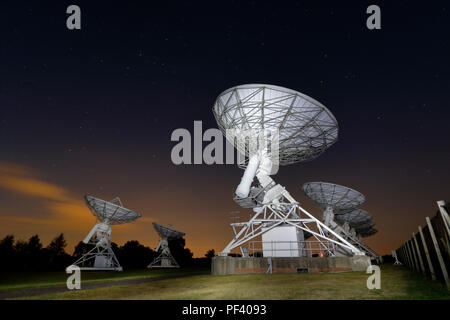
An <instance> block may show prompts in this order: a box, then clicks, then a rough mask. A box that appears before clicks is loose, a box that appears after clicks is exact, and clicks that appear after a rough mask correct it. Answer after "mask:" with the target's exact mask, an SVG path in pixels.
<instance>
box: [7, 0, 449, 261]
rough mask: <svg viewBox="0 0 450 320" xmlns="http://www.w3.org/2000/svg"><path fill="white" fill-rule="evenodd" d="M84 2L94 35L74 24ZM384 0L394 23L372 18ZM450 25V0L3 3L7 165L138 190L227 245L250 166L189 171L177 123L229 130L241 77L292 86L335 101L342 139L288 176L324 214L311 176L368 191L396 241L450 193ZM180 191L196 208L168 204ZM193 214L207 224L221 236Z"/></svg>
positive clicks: (380, 224)
mask: <svg viewBox="0 0 450 320" xmlns="http://www.w3.org/2000/svg"><path fill="white" fill-rule="evenodd" d="M70 4H77V5H79V6H80V7H81V12H82V29H81V30H78V31H69V30H67V28H66V26H65V24H66V18H67V14H66V13H65V11H66V8H67V6H68V5H70ZM370 4H378V5H379V6H380V7H381V13H382V29H381V30H375V31H370V30H368V29H367V28H366V18H367V16H368V15H367V14H366V13H365V11H366V8H367V6H368V5H370ZM449 32H450V6H448V3H446V2H444V1H442V2H439V1H433V2H425V3H419V4H415V3H413V2H410V1H395V3H392V1H391V2H384V1H358V2H356V1H355V2H354V3H352V4H350V3H347V2H346V3H345V4H343V3H341V2H337V1H307V2H305V1H297V2H295V1H289V2H284V3H279V2H276V3H275V2H259V1H252V2H244V1H219V2H218V1H215V2H211V1H209V2H207V1H179V2H176V1H164V2H163V3H153V2H150V1H132V2H130V1H116V2H115V1H95V2H94V1H77V2H76V3H75V2H72V1H70V2H68V1H53V2H50V1H40V2H39V3H38V2H31V1H29V2H24V1H2V2H1V4H0V34H1V38H0V74H1V76H0V148H1V149H0V162H3V163H6V164H15V165H18V166H23V167H26V168H30V169H31V170H33V172H35V173H36V174H37V175H38V176H39V177H40V179H42V180H45V181H49V182H51V183H53V184H55V185H58V186H61V187H64V188H65V189H67V190H70V192H71V193H73V195H74V197H80V198H81V196H82V195H83V194H84V193H86V192H90V193H94V195H97V196H99V197H104V198H108V197H113V196H115V195H123V197H124V198H128V199H129V202H131V203H130V205H131V206H133V205H134V206H137V207H140V208H141V210H142V211H143V214H144V215H145V214H146V213H148V216H150V217H152V218H155V219H159V221H160V222H163V223H165V222H167V223H174V220H178V219H180V222H179V224H180V227H179V228H180V229H183V228H184V229H185V230H184V231H186V230H188V231H190V234H189V233H188V232H187V234H188V246H189V239H190V238H189V236H191V237H192V238H191V241H192V247H195V248H200V247H201V246H200V245H199V243H201V242H202V243H204V242H205V241H207V238H208V237H209V238H210V239H214V240H211V247H213V246H216V247H215V249H216V250H220V249H221V248H220V247H223V246H225V244H226V241H227V240H229V238H231V229H228V227H227V225H226V224H227V223H228V222H229V221H228V220H227V215H228V212H229V211H232V210H239V208H238V207H236V205H235V204H234V203H233V201H232V199H231V197H232V193H233V190H234V188H235V186H236V184H237V183H238V182H239V176H240V174H241V173H242V172H241V171H240V170H238V169H237V168H236V167H234V166H209V167H208V166H206V165H203V166H178V167H177V166H174V165H173V164H172V163H171V162H170V150H171V148H172V147H173V145H174V143H172V142H171V141H170V134H171V132H172V131H173V130H174V129H176V128H180V127H182V128H187V129H189V130H191V131H192V128H193V121H194V120H202V121H203V126H204V128H205V129H206V128H210V127H216V124H215V121H214V118H213V115H212V112H211V108H212V105H213V103H214V100H215V98H216V96H217V95H218V94H219V93H220V92H222V91H223V90H225V89H227V88H229V87H231V86H235V85H239V84H244V83H269V84H275V85H279V86H285V87H288V88H291V89H294V90H298V91H300V92H302V93H305V94H307V95H309V96H311V97H313V98H315V99H317V100H318V101H320V102H322V103H323V104H324V105H326V106H327V107H328V108H329V109H330V111H331V112H332V113H333V114H334V115H335V117H336V118H337V120H338V123H339V126H340V132H339V142H338V143H337V144H335V145H334V146H333V147H332V148H330V149H329V150H328V151H326V152H325V153H324V154H323V155H322V156H321V157H319V159H317V160H315V161H313V162H311V163H306V164H298V165H293V166H289V167H285V168H281V170H280V173H279V175H277V176H276V178H275V179H276V180H277V181H279V182H280V183H282V184H283V185H285V186H286V187H287V188H288V190H290V191H291V193H292V194H293V195H294V197H296V198H297V199H298V200H300V201H301V202H304V203H305V205H306V206H309V208H311V210H316V209H315V208H314V207H312V206H311V205H310V204H309V203H308V200H306V198H304V196H303V195H302V194H301V192H300V186H301V185H302V184H303V183H304V182H306V181H310V180H324V181H330V182H334V183H338V184H343V185H348V186H350V187H353V188H355V189H358V190H360V191H361V192H363V193H364V194H365V195H366V197H367V203H366V205H365V206H363V208H365V209H367V210H368V211H370V212H371V213H372V214H373V216H374V220H375V222H376V223H377V226H376V227H377V228H378V229H379V231H380V232H379V233H378V234H377V235H376V236H374V237H372V238H371V239H368V242H369V243H370V244H371V245H372V246H373V247H374V248H375V249H378V250H380V251H382V252H383V251H388V250H390V249H391V248H396V247H397V245H398V244H400V243H401V242H402V241H403V239H404V238H406V237H408V236H409V235H410V233H411V232H412V231H415V230H416V229H417V225H418V224H423V220H424V217H425V216H427V215H432V214H434V212H435V210H436V205H435V201H436V200H440V199H446V200H448V199H449V190H450V173H449V170H448V164H449V163H450V148H449V141H450V130H449V118H450V108H449V107H450V106H449V96H450V95H449V91H450V65H449V63H448V58H449V57H450V40H449V39H450V34H449ZM158 192H161V194H159V193H158ZM11 193H14V192H12V191H11V190H8V188H6V190H3V189H2V190H1V191H0V198H1V199H2V200H4V201H5V202H4V203H6V204H4V208H0V210H1V212H2V214H3V215H4V216H8V217H10V216H16V215H21V214H22V212H24V211H27V212H29V208H26V205H25V204H23V202H22V201H21V199H23V197H22V196H17V195H15V196H13V197H11ZM138 194H139V196H138ZM156 194H157V195H156ZM183 194H188V196H187V195H184V196H182V195H183ZM149 197H150V198H151V201H150V200H148V198H149ZM178 197H181V198H183V197H189V199H190V200H191V201H192V203H190V204H189V203H187V204H186V203H185V204H183V205H182V204H180V205H179V206H177V207H170V206H168V207H167V206H166V204H165V201H166V200H167V199H172V200H171V202H177V199H179V198H178ZM205 197H206V198H208V199H209V200H208V201H209V202H208V201H207V203H205ZM148 201H150V202H151V203H149V202H148ZM156 202H158V204H157V205H156V207H157V208H158V209H155V208H154V206H155V203H156ZM21 206H24V207H23V208H22V207H21ZM212 206H215V209H211V207H212ZM13 207H14V208H15V209H14V210H13V211H14V213H13V214H12V213H10V212H11V208H13ZM20 208H22V210H21V209H20ZM161 208H165V210H162V209H161ZM180 211H183V213H182V214H181V215H183V216H186V215H189V216H194V218H195V216H196V215H198V219H199V220H201V221H204V220H205V219H208V220H209V221H210V222H209V225H207V226H206V228H208V229H210V230H211V232H210V234H209V235H208V233H206V235H205V232H203V231H202V230H199V228H198V227H195V226H194V225H192V226H191V225H189V223H188V220H189V219H186V221H185V220H183V219H184V218H183V219H182V218H179V217H180V213H179V212H180ZM211 211H213V212H211ZM164 212H166V213H164ZM171 212H172V213H171ZM241 212H243V210H241ZM27 214H28V213H23V215H27ZM42 214H43V215H45V214H46V213H45V210H44V211H42ZM194 220H195V219H194ZM183 221H184V222H183ZM88 228H89V226H87V227H86V231H88ZM200 229H202V228H200ZM15 230H16V231H15V232H16V233H18V234H19V235H22V236H23V237H28V236H29V235H28V234H27V233H26V232H22V233H21V232H20V229H15ZM217 230H221V231H220V232H221V233H220V232H219V233H220V234H219V235H217ZM5 232H6V231H4V230H0V236H1V235H2V234H3V233H5ZM37 232H39V230H37ZM42 232H44V231H42ZM150 232H151V231H150ZM54 233H55V234H56V233H57V231H55V232H54ZM81 236H82V234H80V238H81ZM76 237H78V234H77V235H74V239H75V238H76ZM202 237H204V238H202ZM194 239H196V240H194ZM140 240H141V241H144V240H145V238H142V239H140ZM195 248H194V250H195ZM198 250H200V249H198ZM201 250H203V247H201ZM199 254H200V253H199Z"/></svg>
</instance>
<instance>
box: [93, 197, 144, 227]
mask: <svg viewBox="0 0 450 320" xmlns="http://www.w3.org/2000/svg"><path fill="white" fill-rule="evenodd" d="M85 199H86V203H87V206H88V207H89V209H90V210H91V212H92V214H93V215H94V216H95V217H96V218H97V219H98V220H99V221H101V222H106V223H108V224H110V225H117V224H123V223H127V222H131V221H133V220H136V219H137V218H139V217H141V214H139V213H137V212H135V211H133V210H130V209H127V208H124V207H123V205H122V202H121V201H120V199H119V198H115V199H113V200H112V201H111V202H108V201H105V200H102V199H98V198H94V197H92V196H86V197H85ZM113 201H115V202H117V204H115V203H113Z"/></svg>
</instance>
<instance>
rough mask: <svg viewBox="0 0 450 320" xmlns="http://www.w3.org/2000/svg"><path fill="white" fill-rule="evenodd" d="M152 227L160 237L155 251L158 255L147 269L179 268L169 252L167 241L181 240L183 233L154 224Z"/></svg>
mask: <svg viewBox="0 0 450 320" xmlns="http://www.w3.org/2000/svg"><path fill="white" fill-rule="evenodd" d="M153 227H154V228H155V230H156V232H158V234H159V235H160V237H161V240H160V241H159V243H158V246H157V247H156V250H155V251H156V252H157V253H159V255H158V256H157V257H156V258H155V260H154V261H153V262H152V263H150V264H149V265H148V266H147V268H179V267H180V266H179V265H178V263H177V262H176V261H175V258H174V257H173V256H172V253H171V252H170V248H169V240H175V239H178V238H181V237H183V236H184V233H183V232H180V231H177V230H174V229H172V228H169V227H166V226H162V225H160V224H157V223H155V222H153Z"/></svg>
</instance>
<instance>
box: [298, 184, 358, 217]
mask: <svg viewBox="0 0 450 320" xmlns="http://www.w3.org/2000/svg"><path fill="white" fill-rule="evenodd" d="M303 191H304V192H305V194H306V196H307V197H308V198H310V199H311V200H312V201H313V202H314V203H315V204H316V205H317V206H318V207H319V208H321V209H322V210H326V209H327V208H331V209H333V213H334V214H336V215H337V214H343V213H345V212H348V211H351V210H353V209H355V208H356V207H358V206H360V205H361V204H362V203H364V201H365V197H364V195H363V194H361V193H360V192H358V191H356V190H353V189H351V188H348V187H344V186H341V185H338V184H334V183H328V182H307V183H305V184H303Z"/></svg>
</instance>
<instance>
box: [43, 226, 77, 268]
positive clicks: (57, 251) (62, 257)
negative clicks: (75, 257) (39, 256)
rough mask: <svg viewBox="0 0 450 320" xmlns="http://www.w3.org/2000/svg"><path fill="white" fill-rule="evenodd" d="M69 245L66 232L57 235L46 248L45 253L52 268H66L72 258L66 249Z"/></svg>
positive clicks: (49, 266)
mask: <svg viewBox="0 0 450 320" xmlns="http://www.w3.org/2000/svg"><path fill="white" fill-rule="evenodd" d="M66 246H67V242H66V239H64V234H62V233H61V234H60V235H59V236H57V237H55V238H54V239H53V240H52V241H51V242H50V244H49V245H48V246H47V247H46V248H45V251H44V252H45V254H47V257H48V262H49V264H48V268H49V269H50V270H64V268H65V267H67V266H68V265H69V264H70V261H71V260H72V258H71V257H70V256H69V255H68V254H67V253H66V251H65V250H64V249H65V247H66Z"/></svg>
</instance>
